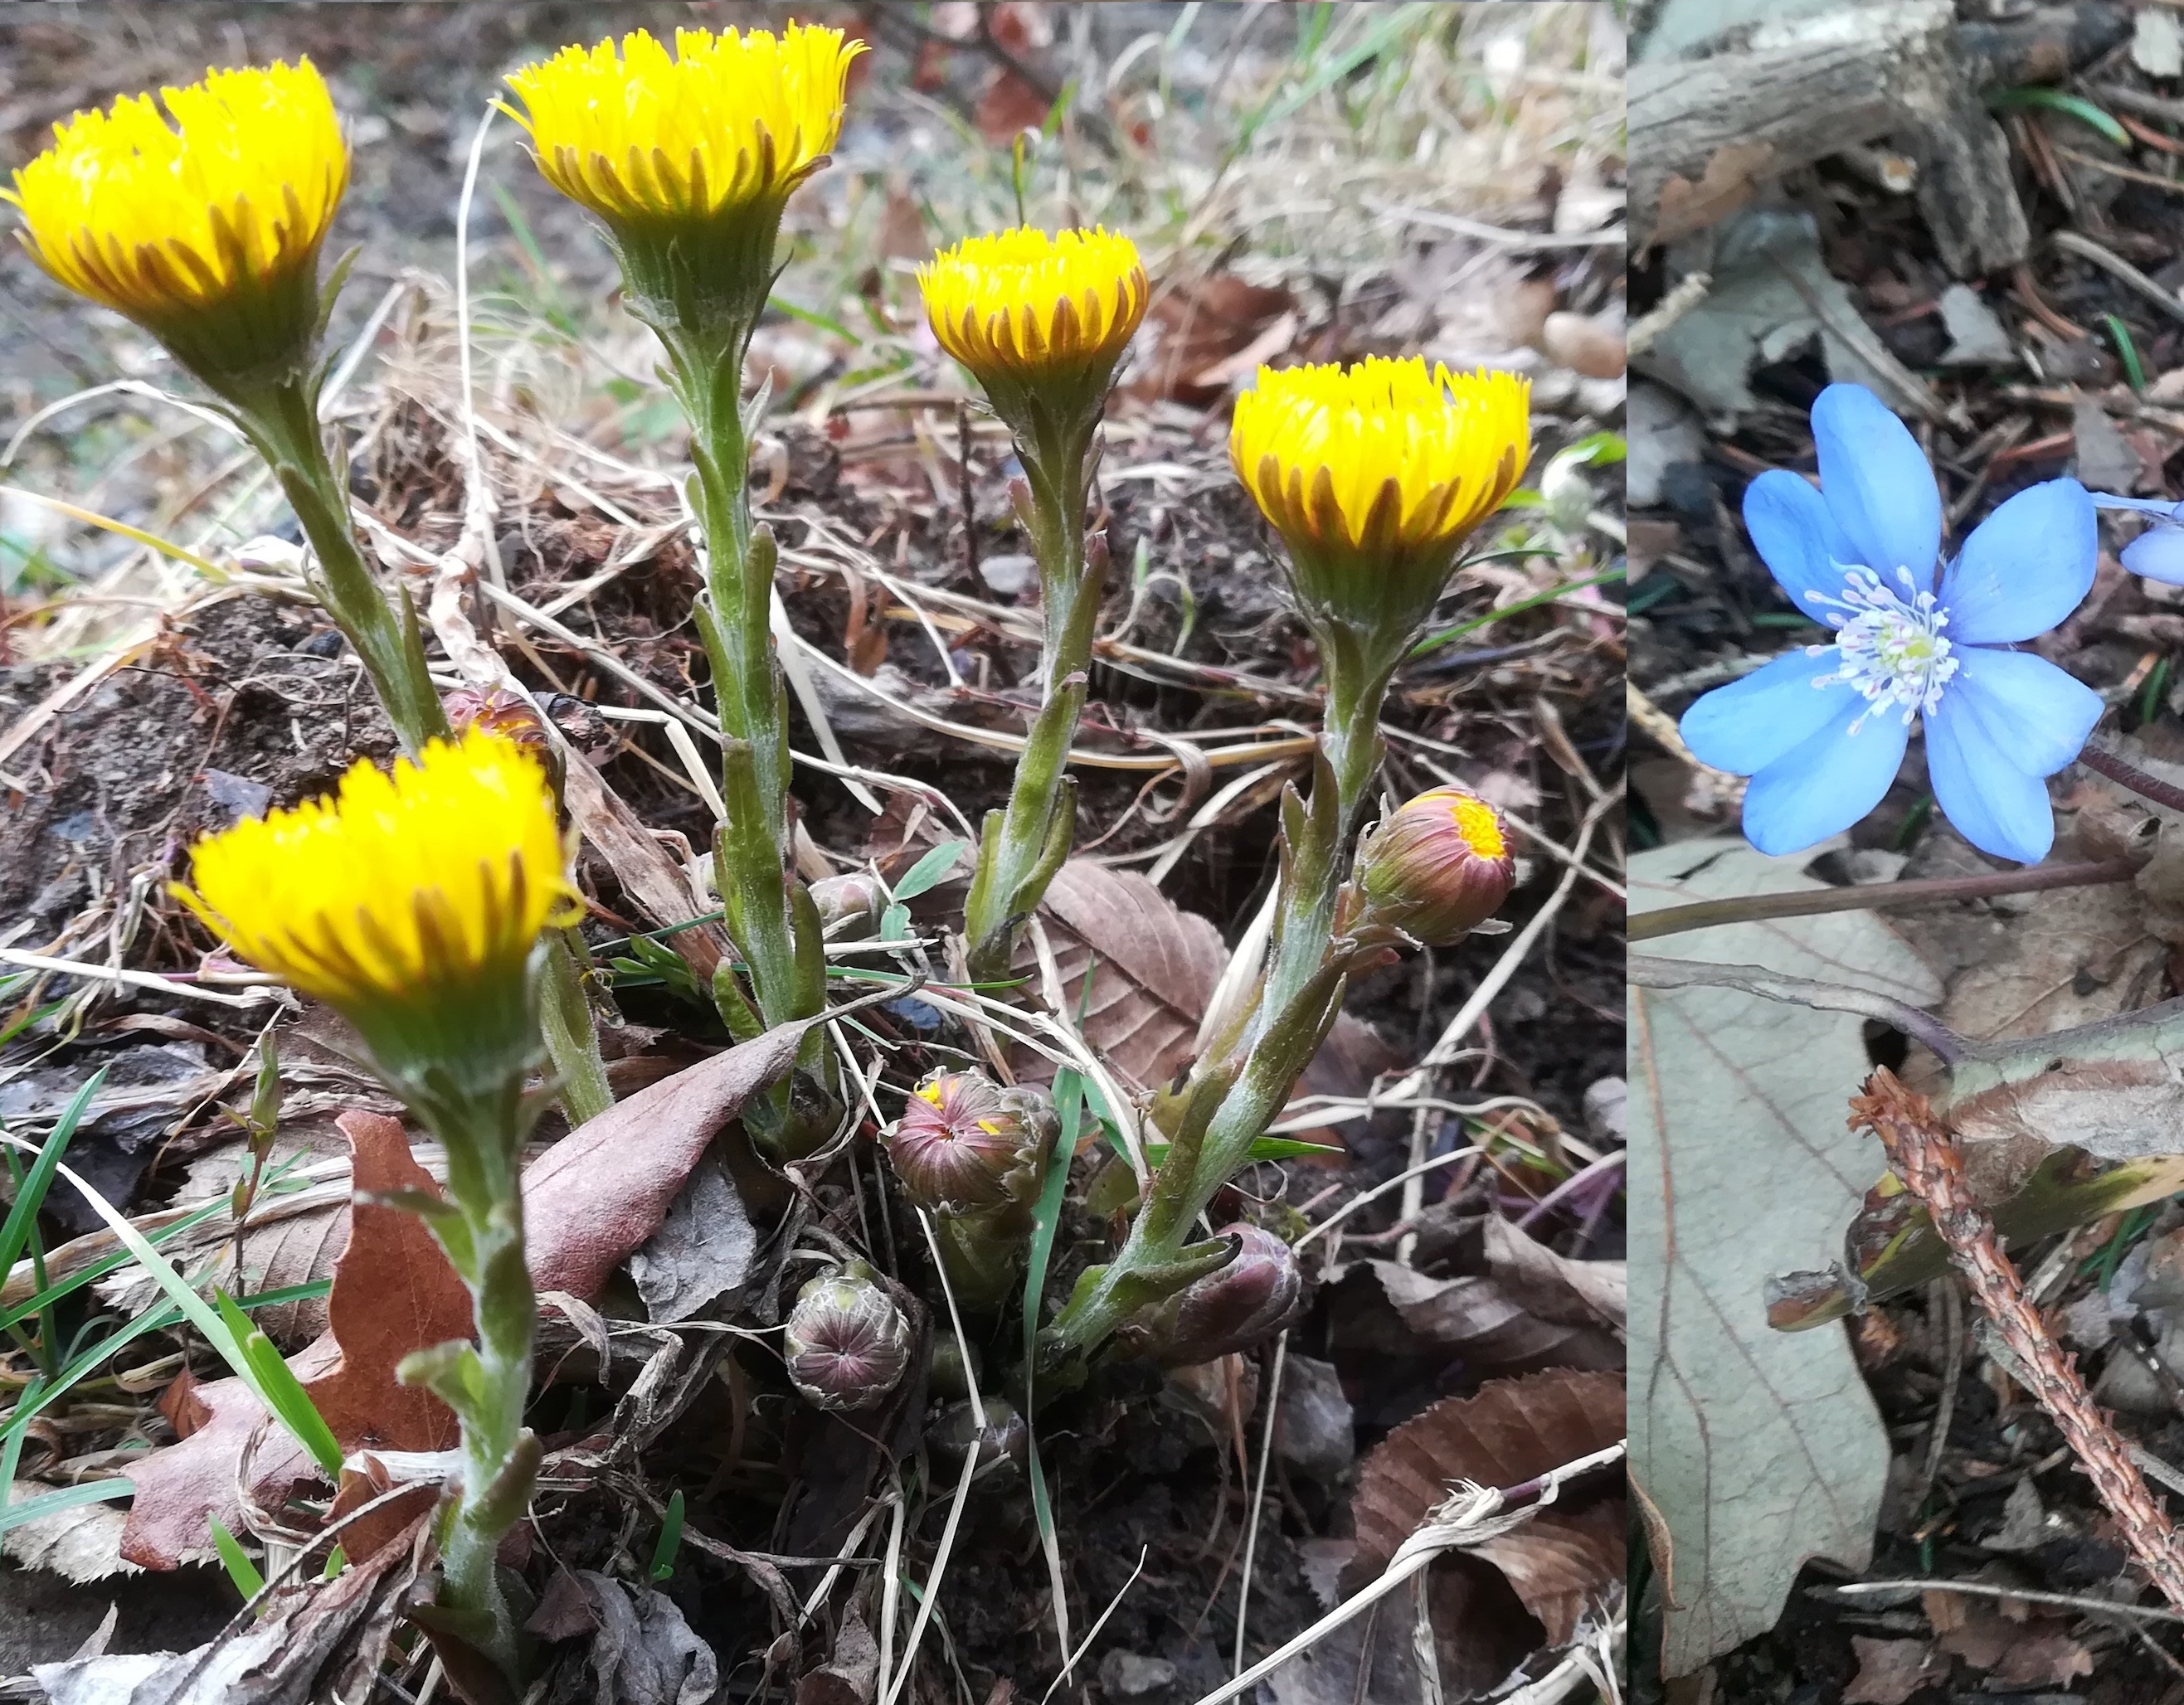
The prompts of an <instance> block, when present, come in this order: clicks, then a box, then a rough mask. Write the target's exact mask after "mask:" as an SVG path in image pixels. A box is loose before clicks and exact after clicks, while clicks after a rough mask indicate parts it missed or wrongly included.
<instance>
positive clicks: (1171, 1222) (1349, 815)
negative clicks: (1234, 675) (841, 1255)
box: [1043, 623, 1408, 1363]
mask: <svg viewBox="0 0 2184 1705" xmlns="http://www.w3.org/2000/svg"><path fill="white" fill-rule="evenodd" d="M1401 638H1404V639H1407V638H1408V635H1407V634H1404V635H1402V636H1401ZM1320 655H1321V660H1322V666H1323V671H1324V673H1325V677H1326V681H1327V720H1326V724H1325V726H1324V727H1323V730H1322V732H1321V735H1320V757H1319V762H1318V766H1316V770H1315V773H1314V776H1313V779H1312V797H1311V799H1310V800H1309V802H1308V803H1306V802H1300V801H1298V800H1296V799H1295V795H1293V794H1292V795H1291V796H1290V799H1289V800H1285V801H1284V806H1283V821H1282V841H1283V850H1284V855H1283V862H1282V876H1281V889H1280V896H1279V900H1278V901H1277V902H1276V911H1275V936H1274V941H1273V947H1272V950H1271V956H1270V960H1269V964H1268V972H1267V975H1266V977H1265V978H1264V979H1263V981H1262V985H1261V992H1260V995H1259V999H1258V1001H1257V1003H1256V1006H1254V1007H1253V1008H1252V1009H1251V1011H1250V1012H1249V1013H1247V1014H1246V1015H1245V1018H1244V1020H1243V1021H1242V1022H1241V1023H1240V1025H1239V1026H1238V1027H1237V1028H1236V1029H1235V1030H1234V1031H1233V1032H1232V1033H1231V1034H1229V1036H1227V1037H1219V1038H1216V1039H1215V1041H1214V1043H1213V1045H1212V1046H1211V1047H1209V1048H1208V1049H1207V1050H1206V1053H1205V1054H1204V1055H1203V1056H1201V1058H1200V1060H1199V1061H1198V1063H1197V1064H1196V1065H1195V1066H1194V1067H1192V1069H1191V1074H1190V1079H1189V1081H1188V1082H1187V1083H1186V1084H1185V1085H1184V1089H1183V1091H1182V1094H1181V1095H1180V1097H1179V1098H1178V1102H1177V1107H1178V1111H1177V1112H1176V1115H1175V1128H1174V1129H1173V1132H1172V1133H1171V1136H1170V1141H1169V1146H1168V1151H1167V1156H1165V1157H1164V1158H1163V1159H1162V1162H1161V1166H1160V1170H1159V1171H1158V1172H1156V1173H1154V1174H1153V1178H1152V1182H1151V1186H1150V1187H1149V1188H1148V1189H1147V1190H1146V1192H1145V1201H1144V1202H1143V1204H1142V1205H1141V1206H1139V1210H1138V1213H1137V1216H1136V1217H1135V1218H1134V1220H1133V1221H1132V1222H1131V1225H1130V1231H1129V1235H1128V1239H1127V1240H1125V1241H1124V1243H1123V1247H1122V1249H1121V1250H1119V1251H1117V1253H1116V1256H1115V1258H1114V1260H1113V1261H1112V1262H1109V1263H1108V1264H1107V1265H1106V1266H1105V1267H1100V1268H1093V1269H1091V1270H1090V1271H1089V1272H1088V1273H1086V1274H1085V1275H1084V1279H1082V1280H1080V1281H1079V1283H1078V1290H1077V1292H1076V1294H1075V1295H1073V1296H1072V1297H1071V1298H1070V1300H1069V1303H1068V1305H1067V1307H1065V1308H1064V1309H1063V1310H1062V1312H1061V1314H1060V1315H1058V1316H1057V1317H1056V1319H1055V1322H1054V1323H1053V1325H1052V1326H1050V1328H1049V1329H1047V1332H1046V1334H1045V1339H1044V1340H1043V1341H1044V1343H1045V1346H1046V1349H1045V1357H1046V1359H1048V1360H1049V1361H1050V1362H1053V1363H1063V1362H1069V1361H1071V1360H1073V1359H1075V1358H1080V1357H1084V1356H1088V1355H1089V1354H1090V1353H1091V1351H1094V1350H1095V1349H1096V1348H1098V1346H1100V1344H1101V1343H1103V1342H1104V1341H1105V1340H1106V1339H1107V1337H1108V1336H1109V1335H1110V1334H1112V1333H1113V1332H1114V1330H1115V1329H1116V1328H1117V1327H1118V1326H1120V1325H1121V1324H1122V1323H1123V1321H1125V1320H1126V1319H1128V1318H1129V1317H1130V1316H1131V1315H1132V1314H1134V1313H1135V1312H1137V1311H1138V1310H1139V1309H1140V1308H1142V1307H1145V1306H1147V1304H1149V1303H1152V1302H1157V1301H1160V1300H1161V1299H1162V1298H1163V1297H1165V1296H1167V1295H1171V1294H1173V1292H1174V1291H1176V1290H1180V1289H1181V1288H1182V1287H1183V1286H1184V1284H1189V1283H1190V1280H1191V1279H1195V1278H1196V1277H1198V1276H1199V1274H1200V1273H1203V1272H1207V1271H1211V1270H1212V1268H1213V1267H1217V1266H1218V1265H1219V1264H1220V1262H1219V1261H1218V1260H1217V1259H1216V1260H1213V1261H1212V1262H1210V1263H1209V1262H1207V1260H1206V1253H1207V1248H1206V1245H1187V1244H1186V1243H1185V1241H1184V1240H1185V1239H1186V1238H1187V1237H1188V1236H1189V1234H1190V1228H1191V1225H1192V1223H1193V1222H1194V1221H1195V1220H1196V1219H1197V1217H1198V1216H1199V1215H1200V1214H1201V1213H1202V1212H1205V1210H1206V1206H1207V1204H1209V1203H1210V1202H1212V1200H1213V1198H1214V1196H1215V1195H1216V1194H1217V1192H1218V1191H1219V1190H1220V1189H1221V1187H1222V1185H1223V1184H1226V1183H1227V1182H1228V1181H1229V1178H1232V1177H1234V1175H1235V1173H1237V1171H1238V1170H1239V1169H1240V1168H1241V1167H1242V1166H1243V1165H1244V1163H1245V1158H1246V1157H1247V1156H1249V1155H1250V1153H1251V1145H1252V1144H1253V1143H1255V1142H1256V1141H1257V1140H1258V1139H1259V1138H1260V1137H1262V1135H1264V1134H1265V1133H1266V1129H1267V1127H1268V1125H1269V1124H1271V1123H1273V1120H1274V1118H1275V1117H1276V1116H1277V1115H1278V1114H1279V1112H1281V1110H1282V1108H1283V1106H1284V1105H1285V1104H1286V1103H1287V1102H1288V1100H1289V1098H1290V1091H1291V1090H1292V1089H1294V1088H1295V1084H1296V1080H1297V1078H1298V1077H1299V1076H1300V1075H1301V1073H1303V1071H1304V1068H1305V1067H1307V1066H1308V1065H1309V1064H1311V1062H1312V1055H1313V1054H1314V1053H1315V1052H1316V1051H1318V1047H1319V1045H1320V1042H1321V1039H1323V1037H1324V1036H1325V1035H1326V1034H1327V1030H1328V1027H1329V1025H1330V1024H1332V1023H1333V1022H1334V1017H1335V1014H1336V1013H1337V1012H1339V1011H1340V1010H1341V1005H1342V994H1343V990H1344V989H1345V988H1346V986H1347V985H1348V982H1349V978H1350V972H1351V969H1352V967H1354V966H1355V965H1356V964H1357V961H1358V960H1359V958H1360V956H1361V954H1362V953H1363V952H1365V951H1367V950H1365V949H1362V948H1361V947H1360V946H1359V944H1357V943H1356V942H1354V941H1352V940H1351V939H1350V938H1348V937H1347V936H1345V935H1341V934H1338V933H1337V932H1336V928H1335V911H1336V905H1337V901H1338V896H1339V895H1340V890H1341V887H1342V879H1343V866H1344V856H1343V855H1344V850H1345V849H1346V846H1347V844H1348V842H1349V837H1350V833H1351V830H1352V829H1354V828H1355V827H1356V825H1357V816H1358V813H1359V811H1360V810H1361V809H1362V805H1363V803H1364V800H1365V794H1366V791H1367V789H1368V788H1370V786H1371V785H1372V781H1373V774H1374V772H1376V771H1377V770H1378V769H1379V762H1380V736H1379V719H1380V705H1381V701H1382V699H1384V698H1385V696H1386V694H1387V690H1388V683H1389V681H1390V678H1391V677H1393V675H1394V673H1395V668H1396V660H1400V659H1401V655H1402V650H1401V645H1400V644H1398V645H1394V646H1390V645H1387V644H1376V643H1374V642H1373V640H1372V639H1370V638H1368V637H1366V636H1362V635H1359V634H1357V633H1355V632H1350V631H1347V630H1346V629H1344V628H1343V627H1340V625H1339V624H1334V623H1329V624H1326V625H1325V627H1323V630H1322V631H1321V632H1320ZM1223 1253H1225V1251H1223Z"/></svg>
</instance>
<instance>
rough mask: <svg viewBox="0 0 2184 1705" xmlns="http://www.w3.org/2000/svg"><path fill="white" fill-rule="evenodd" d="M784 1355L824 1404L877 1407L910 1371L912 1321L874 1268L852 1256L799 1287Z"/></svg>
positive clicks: (800, 1386)
mask: <svg viewBox="0 0 2184 1705" xmlns="http://www.w3.org/2000/svg"><path fill="white" fill-rule="evenodd" d="M782 1359H783V1361H784V1362H787V1364H788V1377H789V1379H791V1380H792V1381H794V1384H795V1386H796V1389H797V1390H799V1391H801V1392H802V1393H803V1394H804V1395H805V1396H806V1397H808V1398H809V1399H811V1401H812V1402H813V1403H815V1404H816V1405H817V1406H818V1407H820V1408H822V1409H869V1408H871V1407H872V1405H874V1404H875V1403H877V1402H878V1401H880V1400H881V1399H882V1398H883V1397H885V1396H887V1395H888V1393H889V1392H890V1391H892V1390H894V1388H895V1385H897V1383H898V1382H899V1381H900V1379H902V1371H903V1369H904V1368H905V1367H906V1366H907V1365H908V1364H909V1362H910V1323H909V1322H908V1321H907V1320H905V1319H904V1318H903V1314H902V1310H901V1309H900V1308H898V1307H896V1306H895V1301H894V1298H893V1297H892V1296H890V1295H889V1294H888V1290H887V1287H886V1286H885V1285H884V1284H881V1283H880V1281H879V1279H878V1278H877V1276H876V1275H875V1274H874V1273H873V1272H872V1268H869V1267H867V1266H866V1265H865V1263H864V1262H861V1261H852V1262H845V1263H844V1265H842V1266H841V1267H838V1268H836V1269H835V1270H834V1271H833V1272H832V1273H824V1274H822V1275H821V1276H820V1277H819V1278H817V1279H813V1280H811V1283H809V1284H806V1285H805V1287H804V1288H803V1290H799V1291H798V1292H797V1293H796V1307H794V1308H793V1309H791V1310H790V1311H789V1315H788V1334H787V1335H786V1336H785V1338H784V1339H783V1344H782Z"/></svg>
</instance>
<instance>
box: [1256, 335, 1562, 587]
mask: <svg viewBox="0 0 2184 1705" xmlns="http://www.w3.org/2000/svg"><path fill="white" fill-rule="evenodd" d="M1530 402H1531V383H1530V382H1529V380H1526V379H1524V378H1522V377H1519V376H1517V375H1515V374H1513V373H1501V372H1487V371H1481V372H1477V373H1451V372H1450V371H1449V370H1448V369H1447V368H1446V367H1445V366H1435V367H1434V368H1433V369H1431V370H1430V371H1429V370H1428V368H1427V366H1426V364H1425V362H1424V360H1423V359H1419V358H1417V357H1412V358H1411V359H1408V360H1385V359H1381V358H1379V357H1378V356H1372V357H1368V358H1367V359H1365V360H1362V361H1361V362H1359V363H1357V365H1355V366H1352V367H1348V368H1345V367H1341V366H1324V367H1290V368H1283V369H1279V370H1277V369H1273V368H1269V367H1262V368H1261V369H1260V370H1259V377H1258V382H1257V384H1256V387H1254V388H1253V389H1251V390H1249V391H1246V392H1245V393H1243V394H1242V395H1241V396H1240V397H1238V398H1237V399H1236V412H1235V417H1234V421H1233V423H1232V424H1231V426H1230V428H1229V458H1230V460H1231V461H1232V462H1233V463H1234V466H1235V470H1236V476H1237V478H1238V479H1240V480H1241V481H1242V482H1243V483H1244V485H1245V488H1246V489H1248V490H1249V491H1250V492H1251V495H1252V497H1253V498H1254V499H1256V501H1257V503H1258V505H1259V508H1260V510H1262V512H1263V513H1264V514H1265V515H1266V517H1267V519H1268V521H1271V522H1272V523H1273V526H1274V528H1275V530H1276V531H1277V532H1279V533H1280V534H1281V535H1282V538H1283V541H1284V543H1286V544H1287V545H1288V546H1289V548H1290V556H1291V559H1292V561H1293V564H1294V566H1295V571H1296V580H1297V590H1298V593H1299V595H1300V597H1301V599H1302V600H1303V601H1304V603H1305V604H1306V605H1307V611H1306V613H1307V615H1315V614H1323V615H1326V616H1334V617H1337V618H1339V619H1341V620H1345V621H1351V622H1355V623H1362V624H1364V625H1366V626H1368V627H1381V626H1383V625H1388V624H1393V625H1396V626H1402V627H1406V629H1407V628H1408V627H1413V626H1415V625H1416V624H1417V623H1418V621H1423V620H1424V617H1425V616H1426V614H1427V612H1428V611H1429V610H1431V609H1432V607H1433V603H1434V600H1435V599H1436V598H1438V597H1439V596H1440V591H1441V588H1442V586H1443V585H1444V583H1445V582H1446V580H1447V577H1448V572H1449V570H1450V569H1451V567H1452V566H1454V563H1455V560H1456V553H1457V548H1458V547H1459V546H1460V545H1461V544H1462V543H1463V540H1464V538H1466V536H1468V534H1469V533H1470V532H1471V531H1472V529H1473V528H1474V527H1477V526H1478V525H1479V522H1480V521H1484V520H1485V518H1486V517H1487V516H1488V515H1491V514H1492V513H1493V512H1494V510H1496V509H1498V508H1499V507H1500V506H1501V504H1502V500H1503V499H1506V498H1507V496H1508V495H1509V493H1510V492H1511V491H1512V490H1513V489H1514V488H1515V487H1516V484H1517V479H1518V475H1520V474H1522V473H1523V472H1524V464H1525V462H1526V461H1527V460H1529V458H1530V455H1531V425H1530V413H1529V410H1530Z"/></svg>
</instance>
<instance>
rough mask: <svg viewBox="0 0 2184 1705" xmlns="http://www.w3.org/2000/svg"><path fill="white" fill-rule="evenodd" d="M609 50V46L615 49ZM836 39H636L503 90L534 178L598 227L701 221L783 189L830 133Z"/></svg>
mask: <svg viewBox="0 0 2184 1705" xmlns="http://www.w3.org/2000/svg"><path fill="white" fill-rule="evenodd" d="M617 46H619V48H620V51H619V53H617V51H616V48H617ZM864 51H865V44H864V43H863V42H845V41H844V39H843V36H842V32H841V31H839V30H828V29H821V28H815V27H813V26H811V25H803V24H791V25H788V27H787V28H786V29H785V30H783V31H782V33H781V34H780V35H779V36H775V35H774V34H772V32H771V31H766V30H752V31H748V32H741V31H735V30H724V31H721V33H720V34H719V35H717V36H716V35H715V34H713V32H712V31H710V30H678V31H676V32H675V53H674V55H673V57H672V58H671V57H669V54H668V52H667V50H666V48H665V47H661V46H660V43H659V42H657V41H655V39H654V38H653V37H652V36H649V35H648V34H647V33H646V32H645V31H642V30H638V31H633V32H632V33H631V34H629V35H627V36H623V37H622V38H621V42H620V43H619V44H617V43H616V42H615V41H614V40H613V38H612V37H610V38H608V39H607V40H606V41H604V42H599V43H598V44H597V45H595V46H593V47H564V48H563V49H562V50H561V51H560V53H556V54H555V55H554V57H553V58H552V59H547V60H543V61H542V62H541V63H539V64H536V65H531V66H528V67H526V69H524V70H521V71H516V72H514V73H512V74H511V75H510V77H509V79H508V81H509V84H510V86H511V87H513V88H514V89H515V92H516V93H517V94H518V95H520V96H521V97H522V98H523V103H524V105H525V107H526V109H528V110H527V112H524V113H515V112H514V111H513V109H511V116H513V117H514V118H515V120H516V121H517V122H518V123H519V124H521V125H523V127H524V128H525V129H526V130H527V131H530V132H531V141H532V146H533V148H535V149H536V151H537V153H538V170H540V171H541V172H543V173H544V174H545V176H546V181H548V182H549V183H550V184H552V185H553V186H554V188H556V189H558V190H560V192H561V193H562V194H564V195H565V196H567V197H569V198H570V199H571V200H572V201H577V202H581V203H582V204H583V205H584V206H586V207H588V208H589V209H591V210H592V211H593V212H594V213H596V214H598V215H599V216H600V217H601V218H603V219H605V220H609V221H610V223H622V224H644V223H647V222H650V221H656V220H688V219H692V218H707V217H710V216H711V215H716V214H720V213H722V212H730V213H733V212H736V211H738V210H740V209H744V208H746V207H749V205H751V204H752V203H755V202H758V201H760V200H763V199H765V198H768V197H777V198H778V197H786V195H787V194H788V191H789V190H791V189H793V188H794V187H795V186H796V185H797V184H798V183H799V181H802V180H803V179H804V178H805V177H807V176H810V175H811V171H812V170H814V169H815V168H816V166H817V165H819V164H821V162H822V161H823V160H824V159H825V158H826V157H827V153H829V152H830V151H831V150H832V149H833V146H834V142H835V139H836V137H838V136H839V135H840V134H841V131H842V101H843V90H844V85H845V83H846V82H847V81H848V78H849V74H850V61H851V60H852V59H855V58H856V56H857V55H858V54H860V53H863V52H864Z"/></svg>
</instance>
